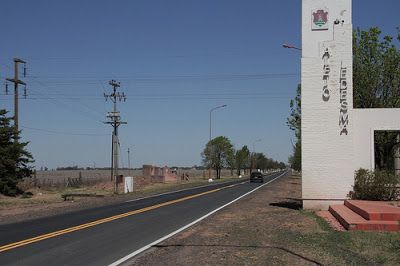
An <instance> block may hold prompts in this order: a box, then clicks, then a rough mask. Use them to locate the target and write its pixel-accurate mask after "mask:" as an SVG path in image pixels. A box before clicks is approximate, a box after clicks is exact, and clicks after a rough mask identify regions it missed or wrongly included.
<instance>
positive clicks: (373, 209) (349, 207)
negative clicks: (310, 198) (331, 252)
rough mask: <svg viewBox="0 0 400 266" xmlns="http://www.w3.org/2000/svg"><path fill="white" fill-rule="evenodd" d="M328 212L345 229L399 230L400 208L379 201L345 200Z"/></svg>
mask: <svg viewBox="0 0 400 266" xmlns="http://www.w3.org/2000/svg"><path fill="white" fill-rule="evenodd" d="M329 212H330V213H332V215H333V216H334V217H335V218H336V219H337V220H338V221H339V222H340V224H342V225H343V227H344V228H346V229H347V230H362V231H400V208H398V207H394V206H391V205H389V204H388V203H385V202H380V201H364V200H345V202H344V205H343V204H340V205H331V206H329Z"/></svg>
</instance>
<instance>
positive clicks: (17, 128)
mask: <svg viewBox="0 0 400 266" xmlns="http://www.w3.org/2000/svg"><path fill="white" fill-rule="evenodd" d="M18 64H24V77H26V62H25V61H24V60H22V59H19V58H14V78H6V80H7V81H9V82H12V83H14V125H15V129H16V131H17V132H18V130H19V122H18V121H19V119H18V97H19V96H18V85H19V84H21V85H24V86H25V91H24V96H25V97H26V83H25V82H23V81H22V80H20V79H19V77H18Z"/></svg>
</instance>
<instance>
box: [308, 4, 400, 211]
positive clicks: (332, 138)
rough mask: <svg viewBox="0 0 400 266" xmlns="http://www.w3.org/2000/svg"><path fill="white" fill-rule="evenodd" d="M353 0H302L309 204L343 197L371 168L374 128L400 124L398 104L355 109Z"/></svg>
mask: <svg viewBox="0 0 400 266" xmlns="http://www.w3.org/2000/svg"><path fill="white" fill-rule="evenodd" d="M352 31H353V28H352V6H351V0H334V1H332V0H303V1H302V60H301V85H302V91H301V94H302V128H301V130H302V175H303V181H302V198H303V206H304V208H305V209H327V208H328V206H329V205H330V204H337V203H338V201H339V202H340V201H341V200H343V199H345V198H346V196H347V194H348V193H349V191H350V190H352V185H353V184H354V172H355V170H357V169H359V168H360V167H362V168H366V169H373V168H374V165H375V162H374V158H375V157H374V131H375V130H398V129H400V109H354V108H353V77H352V76H353V70H352Z"/></svg>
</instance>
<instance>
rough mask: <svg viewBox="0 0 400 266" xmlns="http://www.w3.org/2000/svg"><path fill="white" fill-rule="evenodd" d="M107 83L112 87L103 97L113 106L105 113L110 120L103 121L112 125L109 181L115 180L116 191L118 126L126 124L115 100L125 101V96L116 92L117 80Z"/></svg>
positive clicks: (115, 189) (118, 85)
mask: <svg viewBox="0 0 400 266" xmlns="http://www.w3.org/2000/svg"><path fill="white" fill-rule="evenodd" d="M108 84H110V85H111V86H112V88H113V92H112V93H111V94H105V93H104V98H105V99H106V101H107V99H110V100H111V101H112V102H113V104H114V106H113V111H112V112H108V113H107V117H108V118H109V120H110V121H107V122H104V123H105V124H110V125H111V126H112V127H113V133H112V146H111V147H112V149H111V153H112V155H111V181H112V180H113V179H114V181H115V187H114V191H115V192H116V193H117V192H118V191H117V176H118V154H119V153H118V147H119V145H118V143H119V141H118V127H119V126H120V125H122V124H126V122H122V121H121V116H120V113H119V111H117V101H119V102H121V101H122V100H123V101H124V102H125V101H126V96H125V94H124V93H119V92H117V88H119V87H120V86H121V85H120V82H117V81H115V80H111V81H110V82H109V83H108Z"/></svg>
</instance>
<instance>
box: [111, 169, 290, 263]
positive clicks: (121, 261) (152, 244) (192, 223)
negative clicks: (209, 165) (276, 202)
mask: <svg viewBox="0 0 400 266" xmlns="http://www.w3.org/2000/svg"><path fill="white" fill-rule="evenodd" d="M286 173H288V171H285V172H284V173H282V174H281V175H279V176H277V177H275V178H274V179H272V180H270V181H268V182H267V183H265V184H263V185H261V186H258V187H256V188H255V189H253V190H250V191H249V192H247V193H245V194H243V195H242V196H240V197H238V198H236V199H234V200H232V201H230V202H228V203H226V204H225V205H222V206H221V207H219V208H217V209H215V210H213V211H211V212H209V213H207V214H206V215H204V216H202V217H200V218H199V219H197V220H195V221H193V222H191V223H189V224H187V225H185V226H183V227H181V228H179V229H178V230H176V231H174V232H172V233H170V234H168V235H166V236H163V237H162V238H160V239H157V240H156V241H154V242H152V243H150V244H148V245H146V246H144V247H142V248H140V249H138V250H136V251H134V252H132V253H131V254H128V255H126V256H125V257H123V258H121V259H119V260H117V261H115V262H113V263H111V264H110V265H109V266H117V265H120V264H121V263H124V262H125V261H127V260H129V259H131V258H132V257H134V256H136V255H137V254H139V253H141V252H143V251H145V250H146V249H149V248H151V247H152V246H154V245H157V244H158V243H160V242H162V241H164V240H166V239H168V238H170V237H172V236H173V235H176V234H178V233H180V232H182V231H183V230H185V229H187V228H189V227H191V226H192V225H194V224H196V223H198V222H200V221H202V220H204V219H205V218H207V217H208V216H210V215H212V214H214V213H216V212H217V211H219V210H221V209H223V208H225V207H227V206H229V205H231V204H232V203H234V202H236V201H238V200H240V199H241V198H243V197H245V196H247V195H249V194H251V193H253V192H254V191H256V190H258V189H260V188H262V187H263V186H266V185H268V184H270V183H272V182H273V181H275V180H276V179H278V178H280V177H281V176H283V175H285V174H286Z"/></svg>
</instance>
